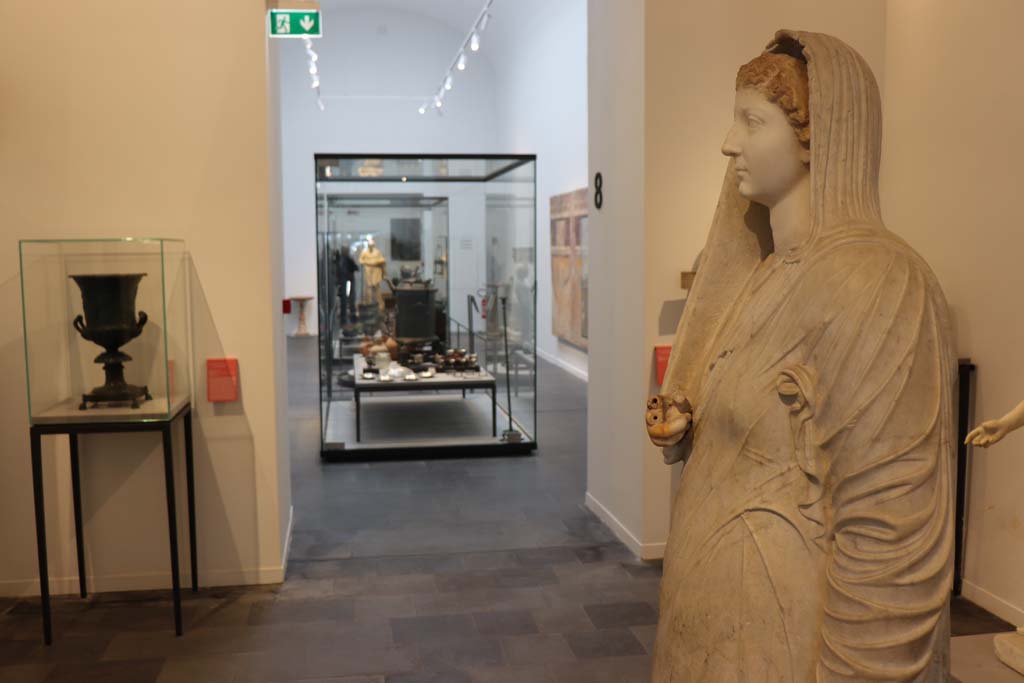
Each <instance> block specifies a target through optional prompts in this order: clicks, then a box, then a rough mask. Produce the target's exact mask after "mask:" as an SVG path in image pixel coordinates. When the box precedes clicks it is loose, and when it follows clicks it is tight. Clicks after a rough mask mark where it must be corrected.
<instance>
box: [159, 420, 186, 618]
mask: <svg viewBox="0 0 1024 683" xmlns="http://www.w3.org/2000/svg"><path fill="white" fill-rule="evenodd" d="M161 433H162V435H163V441H164V482H165V483H166V485H167V530H168V532H169V535H170V541H171V588H172V590H173V592H174V632H175V634H177V635H179V636H180V635H181V634H182V628H181V575H180V573H179V571H178V520H177V516H176V513H175V506H174V451H173V449H172V448H171V425H170V423H168V424H167V425H165V426H164V427H163V429H162V430H161Z"/></svg>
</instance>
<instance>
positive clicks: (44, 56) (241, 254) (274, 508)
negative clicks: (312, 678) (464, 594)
mask: <svg viewBox="0 0 1024 683" xmlns="http://www.w3.org/2000/svg"><path fill="white" fill-rule="evenodd" d="M126 12H128V14H130V18H131V21H132V27H133V30H132V31H118V32H112V31H111V30H110V27H111V26H123V25H124V22H125V21H126V14H125V13H126ZM193 15H197V16H202V17H203V18H204V20H203V21H202V22H199V23H194V22H193V23H191V24H190V25H189V27H188V29H187V34H185V33H183V29H182V24H181V19H182V17H188V16H193ZM222 25H229V26H231V27H232V30H231V31H228V32H224V31H222V30H220V29H219V28H218V27H219V26H222ZM40 26H43V27H45V30H40V28H39V27H40ZM100 36H102V38H101V37H100ZM197 45H198V46H202V47H201V48H197V47H196V46H197ZM266 53H267V46H266V38H265V15H264V10H263V6H262V3H255V4H254V3H251V2H247V1H243V0H231V1H228V2H220V3H216V4H214V5H211V4H210V3H206V2H198V0H186V1H185V2H180V3H174V4H173V5H171V4H168V3H145V4H142V5H140V4H137V3H136V4H132V5H131V6H130V8H129V7H127V6H126V5H125V4H124V3H117V2H113V3H112V2H80V3H70V4H69V3H60V4H51V5H38V4H15V5H10V6H5V11H4V14H3V21H0V82H2V83H3V84H4V86H3V89H4V99H5V105H4V107H3V114H2V115H0V177H2V178H3V190H2V192H0V208H2V210H3V216H4V223H3V225H4V227H3V231H4V239H3V240H2V241H0V315H2V319H3V320H5V321H7V324H6V325H5V326H3V327H2V328H0V348H2V350H3V353H2V354H0V382H2V384H3V385H4V386H5V387H6V389H7V390H6V391H5V392H3V394H2V396H0V435H2V436H3V441H4V443H5V447H4V448H3V449H2V450H0V538H2V539H3V547H4V551H3V552H2V553H0V593H2V594H24V593H27V592H34V591H37V590H38V583H37V580H36V576H37V567H36V554H35V535H34V529H33V521H32V520H33V513H32V510H33V504H32V483H31V469H30V457H29V432H28V429H29V425H28V417H27V410H26V405H25V403H26V402H25V386H24V382H25V374H24V368H23V364H24V363H23V355H22V338H21V325H20V322H16V321H20V320H21V316H20V305H21V302H20V291H19V289H20V288H19V278H18V270H17V269H18V252H17V240H18V239H19V238H25V237H34V238H43V237H79V238H82V237H116V236H124V235H141V236H165V237H181V238H184V239H185V240H186V242H187V245H188V247H189V249H190V250H191V253H192V257H193V261H194V269H195V279H194V281H193V287H192V293H193V300H194V304H193V305H194V310H193V314H194V325H195V344H194V346H195V349H194V350H195V357H196V359H197V361H199V362H203V361H204V360H205V358H208V357H221V356H233V357H236V358H238V359H239V363H240V366H241V373H242V380H241V381H242V400H241V401H240V402H238V403H236V404H231V405H227V406H221V407H218V408H217V409H215V408H214V407H213V405H212V404H210V403H207V402H206V401H205V382H203V381H200V382H198V384H197V386H196V396H197V399H198V400H197V402H196V404H195V411H196V417H197V419H196V422H195V443H196V479H197V482H196V486H197V507H198V519H199V553H200V555H199V560H200V572H201V577H200V578H201V582H202V583H203V585H213V584H232V583H233V584H237V583H251V582H261V581H275V580H277V581H279V580H281V578H282V577H283V564H282V555H283V551H284V547H285V545H286V540H287V539H286V536H287V530H288V529H287V525H288V520H289V514H290V509H291V508H290V491H289V489H290V486H289V483H288V451H287V431H286V425H285V423H284V419H283V410H284V402H285V399H286V396H287V391H286V387H285V386H284V382H285V378H284V367H283V328H282V320H281V316H280V314H279V311H280V303H279V302H280V299H281V297H282V280H281V261H280V251H279V245H280V239H279V235H280V226H279V224H278V220H277V217H278V216H279V209H278V207H277V206H276V203H275V194H276V193H275V187H276V184H277V183H276V180H275V179H273V175H274V174H275V173H276V169H275V165H274V158H273V155H272V151H271V150H270V145H269V144H268V142H269V141H271V140H272V139H273V135H274V133H273V131H274V125H273V123H272V121H271V118H270V115H268V98H269V97H271V96H272V89H273V82H272V81H270V82H268V74H267V54H266ZM204 374H205V373H204V370H203V369H202V368H199V369H197V376H198V377H199V378H200V379H201V378H202V377H203V375H204ZM178 436H179V438H180V432H179V433H178ZM179 444H180V441H179ZM43 462H44V472H45V474H46V477H45V480H46V481H45V488H46V502H47V507H46V511H47V522H48V526H47V530H48V539H49V549H50V576H51V578H52V579H53V583H54V585H53V589H54V590H55V591H58V592H61V591H69V590H73V589H75V579H76V578H77V568H76V562H75V554H74V534H73V522H72V517H71V504H70V500H71V497H70V491H69V488H70V486H69V476H70V475H69V467H68V451H67V442H66V439H63V438H59V439H58V438H46V439H45V445H44V448H43ZM177 468H178V472H179V475H180V474H181V471H182V470H183V459H182V453H181V451H180V449H179V451H178V454H177ZM82 470H83V471H82V493H83V515H84V519H85V539H86V546H87V551H86V562H87V565H88V573H89V575H90V577H91V584H92V586H93V588H94V589H100V590H111V589H118V590H119V589H132V588H164V587H167V586H168V585H169V583H170V579H169V576H170V570H169V566H168V539H167V520H166V507H165V504H164V483H163V467H162V457H161V454H160V438H159V435H157V434H136V435H112V436H104V435H90V436H88V437H83V438H82ZM178 511H179V526H178V529H179V541H180V542H181V543H182V548H183V549H182V563H183V564H182V567H183V575H184V577H186V578H187V575H188V571H187V567H188V554H187V525H186V524H185V521H186V517H185V514H184V513H185V489H184V485H183V479H182V478H180V477H179V487H178Z"/></svg>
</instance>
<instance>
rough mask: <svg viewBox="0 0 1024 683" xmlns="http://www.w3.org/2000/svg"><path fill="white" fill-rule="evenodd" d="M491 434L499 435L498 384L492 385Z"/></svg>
mask: <svg viewBox="0 0 1024 683" xmlns="http://www.w3.org/2000/svg"><path fill="white" fill-rule="evenodd" d="M491 436H498V385H497V384H495V385H494V386H493V387H491Z"/></svg>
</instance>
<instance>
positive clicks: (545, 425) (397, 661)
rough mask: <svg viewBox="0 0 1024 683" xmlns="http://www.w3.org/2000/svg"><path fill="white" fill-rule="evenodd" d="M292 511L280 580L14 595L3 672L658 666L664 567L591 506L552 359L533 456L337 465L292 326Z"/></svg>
mask: <svg viewBox="0 0 1024 683" xmlns="http://www.w3.org/2000/svg"><path fill="white" fill-rule="evenodd" d="M289 345H290V347H289V375H290V379H289V381H290V387H289V389H290V396H289V399H290V400H289V422H290V434H291V448H292V477H293V481H292V488H293V505H294V507H295V527H294V531H293V538H292V548H291V558H290V565H289V571H288V577H287V580H286V581H285V583H284V584H282V585H280V586H269V587H254V588H226V589H204V590H202V591H201V592H200V594H199V596H197V597H196V596H192V595H189V594H187V595H186V597H185V605H184V616H185V625H186V632H185V635H184V636H183V637H182V638H175V637H174V635H173V632H172V630H171V628H170V625H171V624H170V619H169V617H170V605H169V596H168V594H167V593H166V592H163V591H154V592H147V593H131V594H106V595H98V596H94V597H92V598H90V599H89V600H85V601H81V600H77V599H72V598H67V599H65V598H61V599H59V600H58V601H57V604H56V607H55V610H56V614H55V616H56V619H55V636H56V644H55V645H54V646H53V647H52V648H44V647H43V646H42V645H41V643H40V640H39V616H38V603H37V602H36V601H33V600H27V601H22V602H6V603H0V681H3V682H4V683H7V682H8V681H19V682H20V681H75V682H76V683H78V682H86V681H105V682H107V681H110V682H117V681H131V682H133V683H135V682H139V683H144V682H149V681H159V682H160V683H174V682H177V681H188V682H190V683H192V682H195V681H211V682H216V683H220V682H225V683H242V682H248V681H300V680H301V681H306V682H307V683H309V682H312V681H332V682H334V683H426V682H428V681H429V682H430V683H461V682H467V683H475V682H480V683H484V682H486V683H506V682H507V683H513V682H514V683H527V682H529V683H556V682H557V683H562V682H565V683H574V682H584V681H586V682H587V683H593V682H601V681H614V682H615V683H630V682H632V681H637V682H639V681H646V680H647V679H648V676H649V655H648V652H649V649H650V647H651V640H652V638H653V627H652V626H651V624H653V622H654V620H655V619H656V615H657V612H656V610H657V591H658V580H659V576H660V569H659V568H658V567H651V566H648V565H643V564H641V563H640V562H638V561H637V560H636V559H635V558H634V557H633V556H632V555H631V554H630V553H629V552H628V551H627V550H626V548H625V547H624V546H622V545H621V544H619V543H618V542H617V541H615V540H614V538H613V537H612V535H611V533H610V532H609V531H608V530H607V529H606V528H605V527H604V526H603V525H602V524H601V523H600V522H599V521H598V520H597V519H596V518H595V517H594V516H593V515H592V514H590V513H589V512H588V511H586V510H585V509H584V508H583V507H582V502H583V497H584V485H585V479H586V462H585V449H586V443H585V438H586V410H585V406H586V394H585V390H586V387H585V385H584V383H582V382H580V381H578V380H576V379H574V378H573V377H571V376H570V375H568V374H567V373H564V372H562V371H561V370H559V369H557V368H555V367H554V366H551V365H547V364H542V365H541V375H540V378H539V385H540V386H539V400H538V411H539V414H538V441H539V443H540V444H541V447H540V449H539V451H538V452H537V453H536V455H534V456H532V457H519V458H500V459H466V460H454V459H453V460H429V461H412V462H386V463H357V464H341V463H336V464H323V463H321V461H320V458H319V440H318V436H317V429H318V420H317V409H318V403H317V386H316V358H315V352H316V344H315V341H313V340H301V339H300V340H289Z"/></svg>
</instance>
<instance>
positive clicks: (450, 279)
mask: <svg viewBox="0 0 1024 683" xmlns="http://www.w3.org/2000/svg"><path fill="white" fill-rule="evenodd" d="M315 164H316V202H317V221H316V238H317V272H318V287H317V312H318V322H319V354H320V400H321V411H320V416H321V430H320V434H321V455H322V456H323V457H325V458H328V459H346V458H358V459H374V458H384V457H395V456H399V457H407V456H413V457H416V456H418V455H422V454H426V453H430V452H434V453H437V454H488V453H492V454H510V453H528V452H530V451H531V450H533V449H534V448H536V436H535V434H536V249H535V246H536V183H535V166H536V158H535V157H533V156H494V157H480V156H400V155H391V156H388V155H385V156H376V157H368V156H355V155H317V156H316V158H315Z"/></svg>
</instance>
